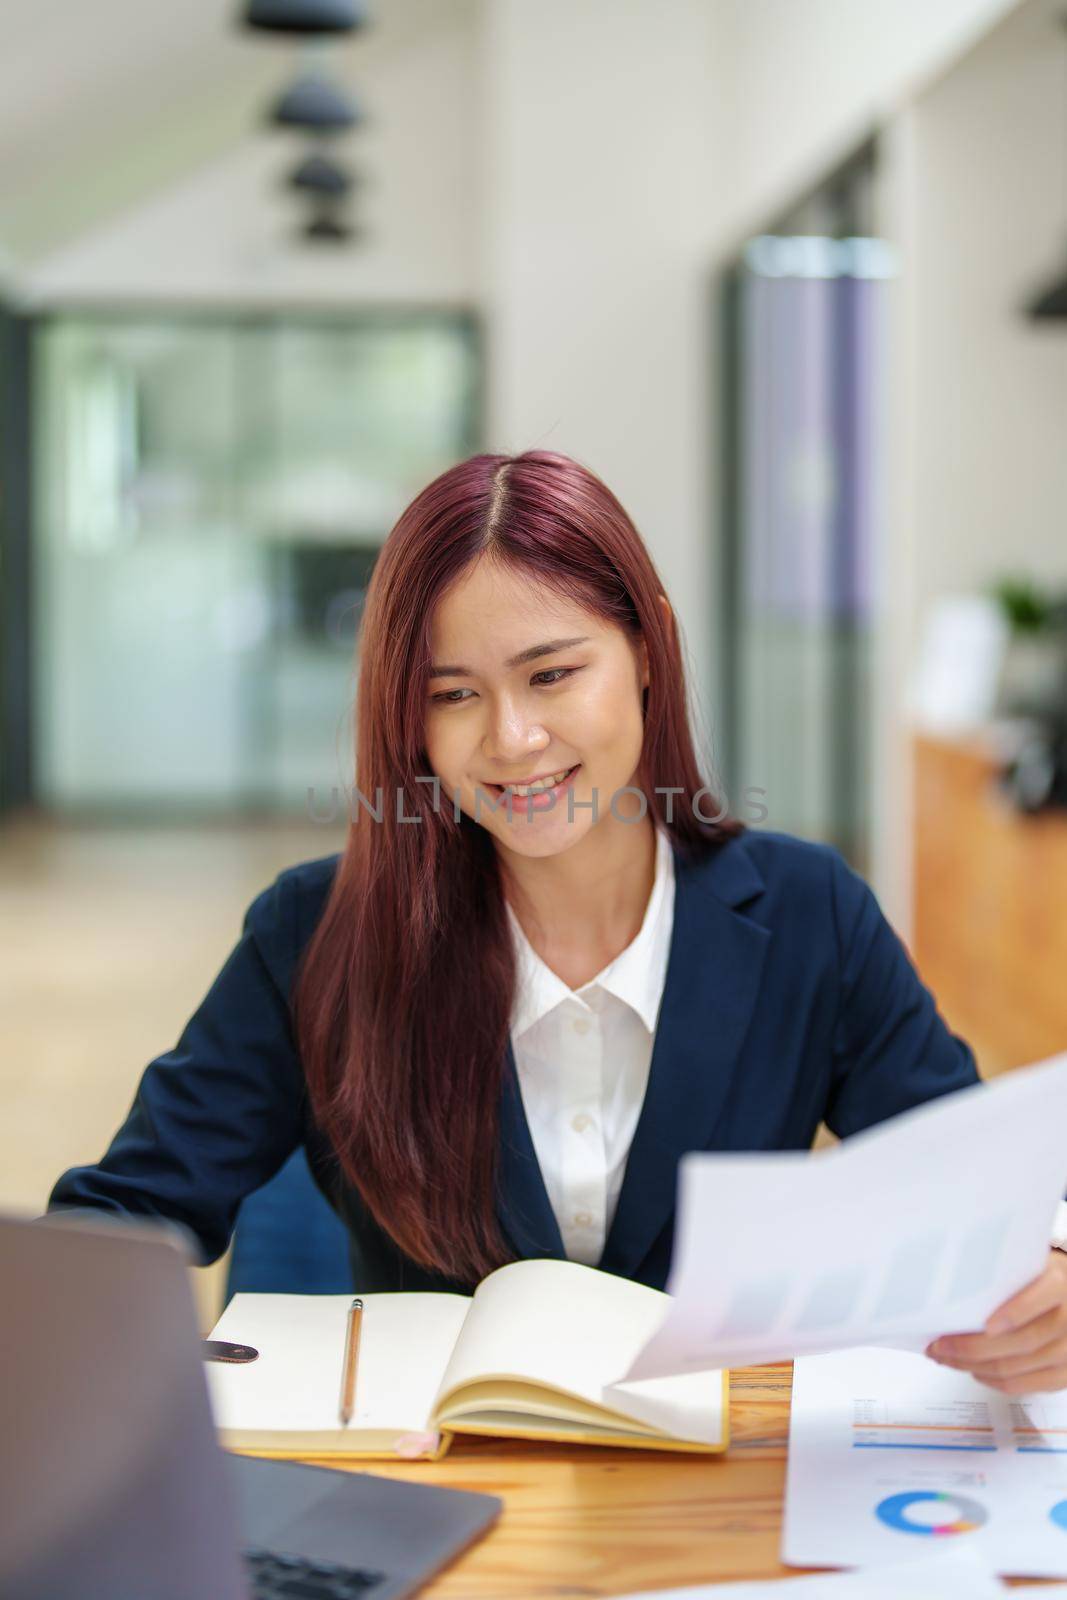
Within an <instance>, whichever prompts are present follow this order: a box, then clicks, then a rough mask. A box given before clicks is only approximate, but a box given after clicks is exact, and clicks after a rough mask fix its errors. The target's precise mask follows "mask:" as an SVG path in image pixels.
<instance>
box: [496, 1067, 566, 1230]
mask: <svg viewBox="0 0 1067 1600" xmlns="http://www.w3.org/2000/svg"><path fill="white" fill-rule="evenodd" d="M499 1159H500V1166H499V1171H498V1174H497V1217H498V1219H499V1221H500V1224H501V1227H502V1228H503V1229H504V1232H505V1233H506V1234H507V1236H508V1238H509V1239H510V1240H511V1242H512V1244H513V1245H514V1246H515V1250H516V1252H517V1254H518V1255H519V1257H520V1258H521V1259H523V1260H527V1259H529V1258H531V1257H538V1256H550V1257H554V1258H556V1259H558V1260H563V1259H565V1257H566V1254H567V1252H566V1250H565V1248H564V1244H563V1237H562V1235H561V1233H560V1231H559V1223H558V1222H557V1221H556V1214H555V1212H554V1211H553V1209H552V1202H551V1200H549V1198H548V1191H547V1190H546V1188H545V1180H544V1178H543V1177H542V1175H541V1164H540V1162H539V1161H538V1159H537V1154H536V1152H535V1150H534V1144H533V1139H532V1137H531V1135H530V1126H529V1123H528V1122H527V1121H526V1110H525V1107H524V1106H523V1103H522V1090H521V1088H520V1087H519V1076H518V1073H517V1071H516V1069H515V1054H514V1051H513V1050H512V1047H511V1040H510V1038H509V1040H508V1045H507V1055H506V1057H505V1061H504V1085H503V1091H502V1094H501V1100H500V1158H499Z"/></svg>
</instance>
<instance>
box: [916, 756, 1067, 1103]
mask: <svg viewBox="0 0 1067 1600" xmlns="http://www.w3.org/2000/svg"><path fill="white" fill-rule="evenodd" d="M996 771H997V763H996V760H995V758H994V756H993V755H992V754H991V752H990V751H989V750H988V749H987V748H986V747H985V746H983V745H982V743H981V742H980V741H977V740H976V741H973V742H959V743H953V742H949V741H942V740H936V739H931V738H925V737H920V738H917V739H916V741H915V785H916V789H915V863H914V870H915V880H914V931H913V937H912V953H913V955H914V958H915V961H916V965H917V966H918V969H919V971H920V973H921V975H922V978H923V981H924V982H925V983H926V984H927V985H928V986H929V987H930V988H931V989H932V990H933V992H934V994H935V996H936V998H937V1002H938V1006H939V1008H940V1010H941V1012H942V1014H943V1015H944V1017H945V1019H946V1021H947V1022H948V1023H949V1025H950V1027H952V1028H953V1029H954V1030H955V1031H956V1032H958V1033H961V1034H962V1035H963V1037H964V1038H965V1039H967V1041H968V1042H969V1043H970V1044H971V1045H972V1046H973V1048H974V1050H975V1053H976V1054H977V1056H978V1060H979V1064H980V1066H981V1068H982V1071H983V1073H984V1074H986V1075H991V1074H993V1073H997V1072H1002V1071H1004V1070H1006V1069H1007V1068H1010V1067H1017V1066H1022V1065H1025V1064H1026V1063H1027V1062H1030V1061H1037V1060H1040V1059H1042V1058H1043V1057H1045V1056H1050V1055H1054V1054H1056V1053H1057V1052H1058V1051H1061V1050H1067V812H1063V811H1051V812H1048V813H1044V814H1041V815H1038V816H1033V817H1028V816H1024V815H1023V814H1021V813H1020V812H1017V811H1015V810H1013V809H1012V808H1011V807H1010V806H1009V805H1008V803H1007V802H1006V801H1004V800H1003V799H1001V798H1000V797H999V796H998V795H997V793H996V792H995V789H994V783H993V779H994V775H995V773H996Z"/></svg>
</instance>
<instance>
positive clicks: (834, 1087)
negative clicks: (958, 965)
mask: <svg viewBox="0 0 1067 1600" xmlns="http://www.w3.org/2000/svg"><path fill="white" fill-rule="evenodd" d="M830 855H831V906H832V911H833V919H834V926H835V932H836V937H837V949H838V962H839V975H840V977H839V991H838V1012H837V1020H836V1025H835V1029H834V1037H833V1061H832V1070H831V1085H830V1094H829V1099H828V1104H827V1107H826V1110H825V1112H824V1120H825V1122H826V1125H827V1127H828V1128H829V1129H830V1130H831V1132H832V1133H835V1134H837V1135H838V1136H839V1137H840V1138H847V1137H848V1135H849V1134H851V1133H858V1132H859V1131H860V1129H862V1128H867V1127H870V1126H871V1125H872V1124H874V1123H877V1122H882V1121H884V1120H885V1119H886V1118H888V1117H894V1116H896V1115H897V1114H898V1113H899V1112H901V1111H906V1110H908V1109H909V1108H910V1107H912V1106H916V1105H919V1104H921V1103H922V1102H923V1101H924V1100H932V1099H934V1098H935V1097H936V1096H938V1095H942V1094H949V1093H951V1092H952V1091H953V1090H955V1089H963V1088H967V1087H968V1086H969V1085H971V1084H974V1083H977V1082H979V1081H980V1080H979V1074H978V1068H977V1066H976V1064H975V1059H974V1055H973V1054H972V1052H971V1049H970V1047H969V1046H968V1045H967V1044H966V1043H965V1042H964V1040H963V1039H961V1038H959V1037H958V1036H957V1035H956V1034H954V1033H952V1032H951V1031H950V1029H949V1028H948V1026H947V1024H946V1023H945V1021H944V1019H943V1018H942V1016H941V1014H940V1013H939V1011H938V1009H937V1006H936V1004H935V1001H934V997H933V995H932V994H931V993H930V991H929V989H927V988H926V987H925V986H924V985H923V983H922V982H921V980H920V978H919V975H918V973H917V972H916V970H915V968H914V966H913V965H912V963H911V961H910V959H909V957H908V954H907V952H906V950H905V948H904V946H903V944H902V943H901V941H900V939H899V938H898V937H897V935H896V934H895V933H894V931H893V929H892V928H891V927H890V925H889V923H888V922H887V921H886V918H885V916H884V915H883V913H882V911H881V908H880V907H879V905H878V901H877V900H876V899H875V896H874V894H873V893H872V891H871V889H870V888H869V887H868V885H867V884H866V883H865V882H864V881H863V879H862V878H861V877H860V876H859V874H858V873H856V872H854V871H853V870H852V869H851V867H849V866H848V865H847V863H846V862H845V861H844V859H843V858H842V857H841V856H840V855H839V854H838V853H837V852H836V851H831V852H830Z"/></svg>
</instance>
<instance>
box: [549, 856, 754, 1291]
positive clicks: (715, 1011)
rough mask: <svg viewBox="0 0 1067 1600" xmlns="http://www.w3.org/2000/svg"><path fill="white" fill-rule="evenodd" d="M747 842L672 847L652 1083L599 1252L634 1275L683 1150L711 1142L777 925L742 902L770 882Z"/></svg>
mask: <svg viewBox="0 0 1067 1600" xmlns="http://www.w3.org/2000/svg"><path fill="white" fill-rule="evenodd" d="M740 844H741V841H740V840H738V841H737V842H735V843H731V844H727V845H724V846H723V847H722V849H721V851H720V852H719V853H717V854H716V855H714V856H713V857H712V858H711V859H710V860H708V861H704V862H701V863H698V864H689V863H684V862H683V861H682V860H681V859H680V857H679V855H678V852H677V850H675V851H674V867H675V891H674V895H675V898H674V927H673V931H672V934H671V945H670V952H669V955H668V958H667V973H666V979H665V983H664V990H663V998H662V1001H661V1002H660V1010H659V1017H658V1019H657V1024H656V1034H655V1039H654V1042H653V1049H652V1061H651V1065H650V1069H649V1080H648V1088H647V1090H646V1092H645V1100H644V1104H643V1106H642V1108H641V1115H640V1117H639V1119H638V1123H637V1127H636V1129H635V1132H634V1138H633V1143H632V1145H631V1147H630V1154H629V1157H628V1159H627V1164H626V1172H625V1174H624V1176H623V1182H622V1188H621V1190H620V1193H619V1201H618V1205H617V1207H616V1211H615V1216H614V1219H613V1221H612V1225H611V1228H610V1230H609V1232H608V1237H607V1240H606V1242H605V1246H604V1253H603V1255H602V1257H601V1259H600V1262H599V1266H600V1267H601V1269H602V1270H604V1271H606V1272H614V1273H617V1274H618V1275H619V1276H621V1277H632V1276H633V1275H634V1273H635V1272H636V1270H637V1268H638V1267H639V1266H640V1265H641V1262H642V1261H643V1259H644V1257H645V1256H646V1255H647V1253H648V1251H649V1249H650V1248H651V1247H652V1245H653V1244H654V1243H655V1241H656V1239H657V1237H658V1235H659V1234H660V1232H661V1231H662V1229H663V1227H664V1226H665V1224H666V1223H667V1221H668V1220H669V1218H670V1216H671V1213H672V1212H673V1210H674V1205H675V1198H676V1191H677V1182H678V1162H679V1160H680V1158H681V1157H682V1156H683V1155H684V1154H685V1153H686V1152H687V1151H689V1150H704V1149H707V1148H708V1144H709V1142H710V1140H711V1137H712V1134H713V1132H714V1129H715V1124H716V1121H717V1119H718V1117H719V1115H720V1113H721V1111H722V1108H723V1105H724V1103H725V1100H726V1096H727V1094H728V1092H729V1089H730V1084H731V1081H732V1078H733V1074H734V1071H735V1069H736V1066H737V1062H738V1057H739V1055H740V1052H741V1047H742V1044H743V1042H744V1038H745V1034H746V1033H747V1031H748V1026H749V1022H750V1019H751V1016H752V1011H753V1008H754V1006H755V1004H756V998H757V996H758V994H759V988H760V981H761V976H762V971H763V963H764V958H765V956H766V951H767V944H768V942H769V939H770V932H769V930H768V929H766V928H761V927H760V926H759V925H758V924H757V923H754V922H752V921H750V920H749V919H748V918H747V917H744V916H742V915H741V914H740V912H739V911H738V910H737V909H736V908H737V907H738V906H740V905H742V904H743V903H744V902H745V901H747V900H751V899H752V898H753V896H755V895H758V894H760V893H761V892H762V890H763V880H762V878H761V877H760V874H759V872H758V871H757V869H756V867H755V866H754V865H753V863H752V861H751V859H750V858H749V856H748V855H747V853H746V852H745V851H744V850H743V848H742V849H739V848H738V846H739V845H740ZM672 848H673V846H672ZM527 1137H528V1135H527ZM561 1253H562V1252H561Z"/></svg>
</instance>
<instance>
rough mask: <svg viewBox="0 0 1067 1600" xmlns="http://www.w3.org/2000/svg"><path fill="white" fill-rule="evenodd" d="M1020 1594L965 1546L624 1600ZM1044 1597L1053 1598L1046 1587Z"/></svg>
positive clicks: (944, 1598) (916, 1599)
mask: <svg viewBox="0 0 1067 1600" xmlns="http://www.w3.org/2000/svg"><path fill="white" fill-rule="evenodd" d="M1012 1593H1016V1594H1017V1593H1018V1590H1017V1589H1016V1590H1011V1589H1009V1588H1008V1586H1007V1584H1004V1583H1001V1582H1000V1579H999V1578H997V1577H996V1576H995V1575H994V1574H993V1573H992V1572H990V1570H989V1568H988V1567H987V1566H986V1564H985V1562H984V1561H982V1560H981V1559H980V1558H979V1557H978V1556H977V1555H976V1554H975V1553H974V1552H973V1551H972V1550H969V1549H967V1548H966V1546H959V1545H956V1546H953V1547H952V1548H951V1549H938V1550H934V1551H932V1552H930V1553H929V1554H927V1555H925V1556H924V1558H923V1560H922V1561H908V1562H896V1561H894V1562H893V1563H892V1565H891V1566H883V1567H874V1568H871V1569H870V1570H869V1571H865V1572H819V1573H809V1575H808V1576H807V1577H804V1578H772V1579H770V1580H769V1581H768V1582H764V1583H715V1584H701V1585H699V1586H698V1587H697V1588H690V1589H658V1590H656V1591H654V1592H653V1591H642V1592H641V1593H640V1594H633V1595H624V1596H623V1597H622V1600H653V1594H654V1600H902V1596H905V1597H906V1600H997V1596H1001V1597H1003V1596H1004V1595H1008V1594H1012ZM1042 1593H1043V1594H1053V1595H1054V1594H1055V1593H1056V1590H1055V1589H1048V1588H1044V1589H1043V1590H1042Z"/></svg>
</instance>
